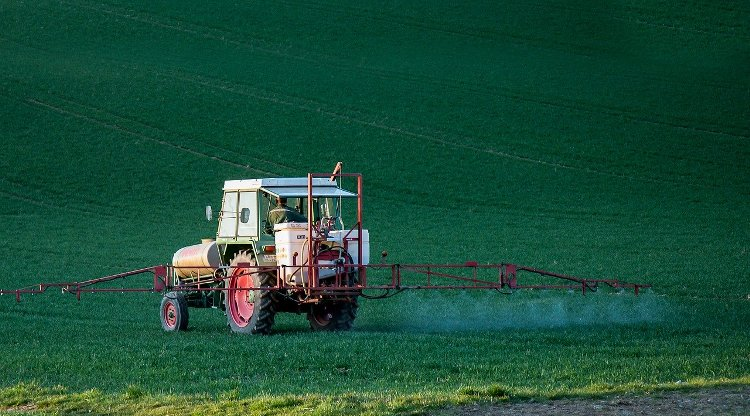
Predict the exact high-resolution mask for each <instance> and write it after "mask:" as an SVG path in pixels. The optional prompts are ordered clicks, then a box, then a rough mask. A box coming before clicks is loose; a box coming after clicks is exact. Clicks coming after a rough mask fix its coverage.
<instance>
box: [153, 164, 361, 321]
mask: <svg viewBox="0 0 750 416" xmlns="http://www.w3.org/2000/svg"><path fill="white" fill-rule="evenodd" d="M339 171H340V165H338V166H337V169H336V170H335V171H334V173H333V174H332V175H331V176H330V177H313V175H312V174H311V175H310V176H308V177H301V178H265V179H242V180H228V181H226V182H224V195H223V198H222V204H221V210H220V211H219V214H218V229H217V232H216V238H215V239H204V240H202V242H201V244H197V245H192V246H188V247H184V248H182V249H180V250H178V251H177V252H176V253H175V254H174V256H173V259H172V267H171V272H170V274H171V276H169V278H170V279H171V282H170V283H171V284H168V285H167V286H168V287H169V288H171V290H169V291H168V292H166V293H165V294H164V297H163V298H162V302H161V307H160V316H161V324H162V327H163V328H164V330H166V331H180V330H184V329H186V328H187V325H188V319H189V308H215V309H220V310H222V311H223V312H224V313H225V314H226V316H227V324H228V326H229V328H230V329H231V330H232V331H233V332H237V333H250V334H269V333H270V332H271V329H272V327H273V324H274V318H275V315H276V314H277V313H279V312H293V313H298V314H306V315H307V319H308V320H309V322H310V326H311V327H312V328H313V329H314V330H326V331H341V330H349V329H350V328H351V327H352V324H353V322H354V319H355V318H356V316H357V309H358V302H357V299H358V296H359V295H360V294H361V286H359V285H358V282H359V277H360V274H364V272H365V268H364V266H365V265H367V263H368V260H369V234H368V231H367V230H364V229H362V211H361V208H362V195H361V176H359V175H357V174H351V175H346V174H341V173H338V172H339ZM345 176H352V177H354V179H356V180H357V183H358V187H357V190H358V191H357V192H352V191H349V190H346V189H344V188H342V186H341V185H340V182H341V178H342V177H345ZM279 200H282V201H284V200H285V201H286V209H288V210H293V211H294V213H295V216H296V217H298V218H299V217H300V216H303V217H304V218H306V219H307V222H282V223H273V221H272V219H271V217H272V215H271V212H272V211H273V210H274V209H276V208H277V202H278V201H279ZM345 201H356V203H357V204H356V209H352V208H351V207H350V209H349V210H348V211H347V209H346V207H345V204H344V202H345ZM355 210H356V216H355V217H354V218H353V222H352V223H351V227H350V228H347V227H346V225H345V224H346V223H345V220H346V219H345V218H344V214H352V216H354V214H355ZM212 211H213V210H212V209H211V207H210V206H208V207H206V217H207V219H209V220H211V219H212V216H213V214H212Z"/></svg>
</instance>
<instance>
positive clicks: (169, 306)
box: [162, 301, 177, 328]
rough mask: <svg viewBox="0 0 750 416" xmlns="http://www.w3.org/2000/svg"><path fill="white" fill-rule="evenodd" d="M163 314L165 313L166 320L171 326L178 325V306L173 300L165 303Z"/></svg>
mask: <svg viewBox="0 0 750 416" xmlns="http://www.w3.org/2000/svg"><path fill="white" fill-rule="evenodd" d="M162 314H164V322H165V323H166V324H167V326H168V327H169V328H175V327H177V308H176V307H175V306H174V303H173V302H172V301H168V302H167V303H165V304H164V309H163V310H162Z"/></svg>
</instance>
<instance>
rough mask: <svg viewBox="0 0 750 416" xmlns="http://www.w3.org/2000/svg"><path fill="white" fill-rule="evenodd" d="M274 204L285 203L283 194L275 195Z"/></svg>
mask: <svg viewBox="0 0 750 416" xmlns="http://www.w3.org/2000/svg"><path fill="white" fill-rule="evenodd" d="M276 204H277V205H286V198H284V197H283V196H277V197H276Z"/></svg>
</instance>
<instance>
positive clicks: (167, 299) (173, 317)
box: [159, 292, 189, 332]
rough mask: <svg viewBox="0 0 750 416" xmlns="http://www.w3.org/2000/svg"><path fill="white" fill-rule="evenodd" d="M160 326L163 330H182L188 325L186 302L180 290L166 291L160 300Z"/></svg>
mask: <svg viewBox="0 0 750 416" xmlns="http://www.w3.org/2000/svg"><path fill="white" fill-rule="evenodd" d="M159 315H160V317H161V327H162V328H164V330H165V331H168V332H173V331H184V330H186V329H187V326H188V319H189V314H188V303H187V299H185V294H184V293H182V292H167V293H165V294H164V297H163V298H162V300H161V308H160V313H159Z"/></svg>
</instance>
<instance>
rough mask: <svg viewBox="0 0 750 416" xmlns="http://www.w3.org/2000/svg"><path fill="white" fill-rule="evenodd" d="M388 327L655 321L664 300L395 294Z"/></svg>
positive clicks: (439, 328) (559, 294) (427, 329)
mask: <svg viewBox="0 0 750 416" xmlns="http://www.w3.org/2000/svg"><path fill="white" fill-rule="evenodd" d="M392 301H398V302H399V307H398V308H395V309H397V311H396V312H395V316H393V319H392V320H391V323H396V324H397V325H398V326H399V327H400V328H401V329H404V330H409V331H420V332H456V331H458V332H463V331H485V330H497V329H506V328H558V327H566V326H574V325H577V326H587V325H630V324H642V323H654V322H660V321H661V320H663V319H664V316H665V313H666V311H667V309H668V308H667V302H666V300H665V298H663V297H660V296H657V295H655V294H653V293H649V291H645V292H642V293H641V295H640V296H635V295H634V294H633V293H632V292H623V293H603V292H596V293H587V294H586V296H583V295H581V293H580V292H568V293H566V292H558V291H525V292H516V293H514V294H512V295H504V294H501V293H499V292H496V291H477V292H469V291H455V292H454V291H443V292H434V291H430V292H417V291H411V292H406V293H403V294H400V295H398V296H397V297H396V298H394V299H393V300H392Z"/></svg>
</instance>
